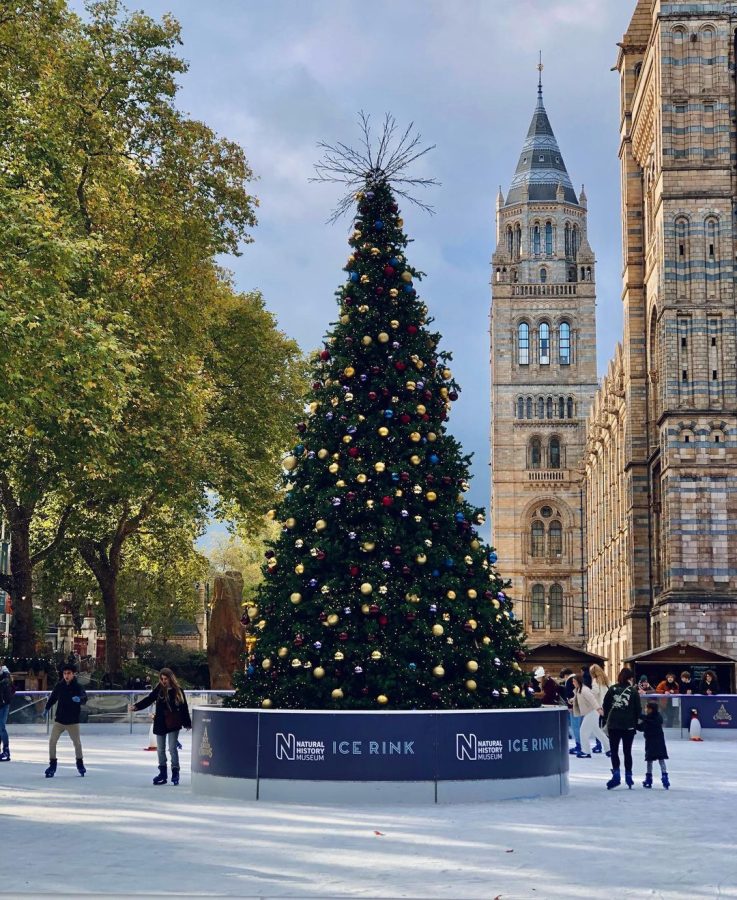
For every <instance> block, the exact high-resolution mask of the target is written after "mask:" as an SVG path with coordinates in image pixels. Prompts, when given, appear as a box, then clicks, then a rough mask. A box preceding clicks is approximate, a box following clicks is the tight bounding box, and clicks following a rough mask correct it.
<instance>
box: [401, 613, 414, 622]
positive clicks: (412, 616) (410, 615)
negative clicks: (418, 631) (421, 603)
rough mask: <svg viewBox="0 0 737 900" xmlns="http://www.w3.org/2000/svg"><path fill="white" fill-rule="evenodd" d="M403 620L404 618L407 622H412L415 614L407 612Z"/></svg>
mask: <svg viewBox="0 0 737 900" xmlns="http://www.w3.org/2000/svg"><path fill="white" fill-rule="evenodd" d="M404 618H405V619H406V620H407V621H408V622H414V620H415V619H416V618H417V613H413V612H408V613H407V615H406V616H405V617H404Z"/></svg>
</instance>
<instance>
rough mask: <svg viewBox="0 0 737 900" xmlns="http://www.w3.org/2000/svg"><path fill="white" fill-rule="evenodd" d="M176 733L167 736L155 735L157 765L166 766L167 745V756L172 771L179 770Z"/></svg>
mask: <svg viewBox="0 0 737 900" xmlns="http://www.w3.org/2000/svg"><path fill="white" fill-rule="evenodd" d="M178 739H179V732H178V731H170V732H169V734H157V735H156V749H157V750H158V752H159V765H160V766H165V765H166V745H167V743H168V744H169V756H170V757H171V767H172V769H178V768H179V751H178V750H177V740H178Z"/></svg>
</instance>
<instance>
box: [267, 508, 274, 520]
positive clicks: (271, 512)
mask: <svg viewBox="0 0 737 900" xmlns="http://www.w3.org/2000/svg"><path fill="white" fill-rule="evenodd" d="M266 518H267V519H274V518H276V510H275V509H270V510H269V511H268V512H267V513H266Z"/></svg>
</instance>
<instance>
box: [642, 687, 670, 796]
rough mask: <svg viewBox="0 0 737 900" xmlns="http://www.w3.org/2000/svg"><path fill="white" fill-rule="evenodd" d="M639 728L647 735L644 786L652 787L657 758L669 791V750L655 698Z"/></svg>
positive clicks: (664, 785) (664, 782)
mask: <svg viewBox="0 0 737 900" xmlns="http://www.w3.org/2000/svg"><path fill="white" fill-rule="evenodd" d="M637 730H638V731H642V732H643V733H644V735H645V761H646V762H647V774H646V775H645V780H644V781H643V782H642V786H643V787H644V788H652V786H653V762H654V761H655V760H657V761H658V764H659V765H660V780H661V781H662V782H663V787H664V788H665V789H666V791H667V790H668V788H669V787H670V780H669V778H668V772H667V770H666V765H665V761H666V759H668V750H667V748H666V746H665V735H664V734H663V717H662V716H661V715H660V711H659V710H658V704H657V703H656V702H655V701H654V700H651V701H650V702H649V703H648V704H647V706H646V709H645V715H644V716H643V718H642V719H640V721H639V722H638V724H637Z"/></svg>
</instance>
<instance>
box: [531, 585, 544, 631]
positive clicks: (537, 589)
mask: <svg viewBox="0 0 737 900" xmlns="http://www.w3.org/2000/svg"><path fill="white" fill-rule="evenodd" d="M532 627H533V628H545V588H544V587H543V586H542V585H541V584H533V585H532Z"/></svg>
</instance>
